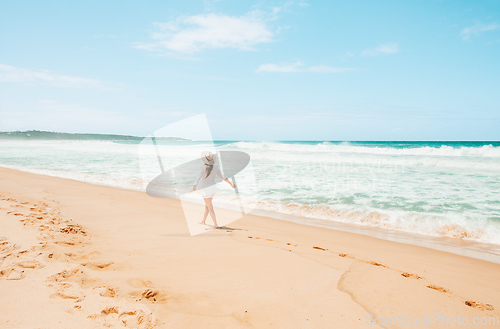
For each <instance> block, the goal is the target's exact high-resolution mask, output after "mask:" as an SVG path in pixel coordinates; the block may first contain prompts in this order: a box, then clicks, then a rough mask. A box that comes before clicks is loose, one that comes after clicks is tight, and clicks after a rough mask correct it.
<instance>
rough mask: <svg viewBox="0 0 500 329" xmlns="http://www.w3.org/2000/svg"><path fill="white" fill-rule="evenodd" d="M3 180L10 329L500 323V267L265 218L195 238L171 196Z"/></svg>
mask: <svg viewBox="0 0 500 329" xmlns="http://www.w3.org/2000/svg"><path fill="white" fill-rule="evenodd" d="M0 181H1V185H0V309H1V312H0V327H1V328H5V329H10V328H264V327H265V328H366V327H374V326H375V327H379V326H377V325H376V324H380V327H384V328H405V327H408V328H409V327H415V325H416V324H417V323H415V321H417V322H418V321H420V324H421V325H422V326H424V327H426V328H434V327H436V328H438V327H448V326H451V325H453V323H455V325H457V324H456V323H457V321H461V323H462V324H464V321H467V323H468V324H469V325H473V324H476V325H478V326H480V327H492V328H493V327H496V328H498V325H499V322H495V321H498V319H499V318H500V280H499V277H500V265H498V264H494V263H490V262H486V261H482V260H478V259H473V258H468V257H464V256H459V255H454V254H450V253H446V252H442V251H436V250H431V249H427V248H424V247H419V246H412V245H406V244H400V243H395V242H390V241H384V240H381V239H376V238H371V237H368V236H364V235H357V234H353V233H348V232H340V231H335V230H330V229H325V228H319V227H311V226H305V225H299V224H295V223H290V222H285V221H280V220H277V219H272V218H267V217H262V216H254V215H247V216H245V217H243V218H242V219H240V220H238V221H236V222H233V223H231V224H230V225H227V227H225V228H224V229H221V230H214V231H210V232H207V233H205V234H201V235H198V236H194V237H191V236H190V235H189V231H188V228H187V225H186V222H185V219H184V215H183V210H182V208H181V205H180V202H179V201H177V200H174V199H155V198H152V197H149V196H147V195H146V194H145V193H140V192H135V191H130V190H123V189H116V188H110V187H105V186H98V185H91V184H87V183H82V182H78V181H74V180H67V179H62V178H56V177H49V176H43V175H36V174H31V173H26V172H21V171H17V170H12V169H5V168H0ZM229 211H230V210H223V209H218V210H217V212H218V215H219V216H220V217H221V218H222V217H224V216H225V215H228V214H227V212H229ZM208 222H210V220H208ZM495 317H496V320H495V319H494V318H495ZM396 320H397V321H398V322H397V323H396ZM422 321H425V322H422ZM375 322H376V323H375ZM488 323H489V325H485V324H488Z"/></svg>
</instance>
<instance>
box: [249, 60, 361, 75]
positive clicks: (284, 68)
mask: <svg viewBox="0 0 500 329" xmlns="http://www.w3.org/2000/svg"><path fill="white" fill-rule="evenodd" d="M354 70H355V69H353V68H345V67H332V66H326V65H316V66H309V67H304V64H302V63H301V62H295V63H291V64H263V65H261V66H259V68H258V69H257V70H256V72H282V73H295V72H316V73H340V72H347V71H354Z"/></svg>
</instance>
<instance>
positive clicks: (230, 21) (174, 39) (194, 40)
mask: <svg viewBox="0 0 500 329" xmlns="http://www.w3.org/2000/svg"><path fill="white" fill-rule="evenodd" d="M267 20H269V18H266V14H265V13H263V12H261V11H258V10H255V11H252V12H249V13H247V14H246V15H244V16H240V17H236V16H227V15H223V14H214V13H208V14H200V15H194V16H182V17H179V18H177V19H175V20H173V21H170V22H167V23H155V28H156V30H155V32H154V33H152V35H151V38H152V39H153V42H150V43H138V44H136V46H135V48H139V49H144V50H149V51H165V50H166V51H172V52H177V53H185V54H192V53H196V52H199V51H202V50H204V49H214V48H235V49H239V50H253V47H254V46H255V45H257V44H259V43H266V42H272V41H273V36H274V33H273V32H272V31H271V30H270V29H269V27H268V26H267V24H266V21H267Z"/></svg>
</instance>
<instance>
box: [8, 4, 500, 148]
mask: <svg viewBox="0 0 500 329" xmlns="http://www.w3.org/2000/svg"><path fill="white" fill-rule="evenodd" d="M0 44H1V47H0V130H1V131H11V130H30V129H37V130H50V131H62V132H93V133H116V134H130V135H140V136H145V135H148V134H149V133H151V132H152V131H154V130H156V129H158V128H161V127H162V126H165V125H168V124H170V123H173V122H175V121H178V120H181V119H184V118H187V117H190V116H193V115H197V114H201V113H205V114H206V116H207V118H208V121H209V123H210V126H211V129H212V135H213V137H214V138H215V139H230V140H241V139H243V140H500V129H498V127H499V124H500V92H499V91H500V78H499V77H500V64H499V63H500V60H499V59H500V2H499V1H486V0H485V1H477V2H473V1H418V2H409V1H307V0H306V1H300V0H299V1H294V2H286V1H227V0H220V1H208V0H207V1H126V0H121V1H84V2H83V1H79V2H77V1H43V2H42V1H22V0H21V1H20V0H18V1H6V0H0Z"/></svg>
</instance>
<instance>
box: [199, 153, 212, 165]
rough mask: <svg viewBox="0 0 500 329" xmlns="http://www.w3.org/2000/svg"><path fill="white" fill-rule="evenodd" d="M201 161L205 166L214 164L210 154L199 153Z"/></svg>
mask: <svg viewBox="0 0 500 329" xmlns="http://www.w3.org/2000/svg"><path fill="white" fill-rule="evenodd" d="M201 159H202V160H203V162H204V163H205V164H206V165H209V166H211V165H213V164H214V163H215V158H214V155H213V153H212V152H210V151H205V152H202V153H201Z"/></svg>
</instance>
